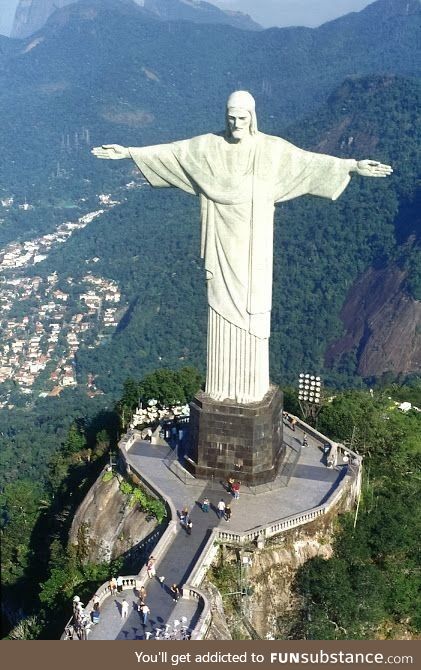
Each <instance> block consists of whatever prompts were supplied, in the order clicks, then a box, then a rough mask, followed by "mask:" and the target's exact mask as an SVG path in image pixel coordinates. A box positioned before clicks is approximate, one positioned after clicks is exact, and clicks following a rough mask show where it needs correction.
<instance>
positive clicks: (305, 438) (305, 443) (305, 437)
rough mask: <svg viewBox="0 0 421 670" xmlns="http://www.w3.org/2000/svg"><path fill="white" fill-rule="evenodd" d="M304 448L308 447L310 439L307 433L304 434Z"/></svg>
mask: <svg viewBox="0 0 421 670" xmlns="http://www.w3.org/2000/svg"><path fill="white" fill-rule="evenodd" d="M303 447H308V439H307V434H306V433H304V435H303Z"/></svg>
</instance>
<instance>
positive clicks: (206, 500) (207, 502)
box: [202, 498, 210, 512]
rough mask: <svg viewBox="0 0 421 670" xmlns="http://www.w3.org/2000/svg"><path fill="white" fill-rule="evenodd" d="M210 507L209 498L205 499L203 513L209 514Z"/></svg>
mask: <svg viewBox="0 0 421 670" xmlns="http://www.w3.org/2000/svg"><path fill="white" fill-rule="evenodd" d="M209 505H210V502H209V498H203V502H202V510H203V512H209Z"/></svg>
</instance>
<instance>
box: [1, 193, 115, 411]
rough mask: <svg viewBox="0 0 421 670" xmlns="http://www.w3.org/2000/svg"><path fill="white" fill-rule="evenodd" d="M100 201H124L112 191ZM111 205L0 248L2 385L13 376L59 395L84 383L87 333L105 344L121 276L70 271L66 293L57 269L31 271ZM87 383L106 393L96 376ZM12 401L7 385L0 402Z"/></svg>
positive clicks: (8, 201) (6, 202) (6, 203)
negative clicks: (81, 360) (80, 367)
mask: <svg viewBox="0 0 421 670" xmlns="http://www.w3.org/2000/svg"><path fill="white" fill-rule="evenodd" d="M99 201H100V203H101V204H102V205H103V206H107V207H112V206H114V205H116V204H119V203H118V201H115V200H111V197H110V196H109V195H106V194H101V195H100V196H99ZM1 205H2V207H3V208H5V209H9V208H10V207H12V206H13V198H12V197H8V198H4V199H3V200H1ZM26 205H27V207H28V208H29V207H32V205H29V204H28V203H26ZM104 211H105V209H98V210H95V211H92V212H89V213H87V214H85V215H83V216H81V217H79V218H78V219H77V221H75V222H72V221H67V222H65V223H62V224H60V225H59V226H58V227H57V228H56V230H55V231H54V232H52V233H49V234H46V235H43V236H41V237H38V238H35V239H32V240H29V241H25V242H14V243H12V244H9V245H7V246H6V247H5V248H3V249H0V270H1V271H2V274H3V277H2V279H1V281H0V305H1V312H2V320H1V326H2V328H1V333H2V334H1V338H0V383H3V382H13V383H15V384H17V385H18V387H19V388H20V391H21V392H22V393H25V394H28V395H29V394H31V393H33V392H34V391H38V394H39V395H40V396H47V395H58V394H59V393H60V391H61V390H62V389H63V388H64V387H67V386H74V385H76V383H77V381H76V373H75V355H76V352H77V351H78V349H79V347H80V345H81V344H82V343H83V342H84V341H85V340H86V337H87V334H88V332H89V333H94V338H95V339H94V340H93V342H96V343H98V342H99V341H101V339H103V338H104V337H107V336H108V335H109V334H110V333H112V332H113V329H114V328H115V327H116V326H117V325H118V321H119V314H120V313H121V309H122V308H121V306H120V301H121V294H120V290H119V287H118V286H117V283H116V282H114V281H112V280H109V279H106V278H104V277H100V276H97V275H94V274H93V273H92V272H91V271H88V272H87V273H86V275H85V276H83V278H82V279H78V280H76V279H73V278H71V277H68V278H67V279H66V283H67V284H68V287H69V289H68V291H65V290H62V289H60V288H59V287H58V284H59V277H58V275H57V273H56V272H54V273H53V274H51V275H47V276H46V277H41V276H25V274H24V271H25V270H26V269H29V268H32V267H33V266H34V265H36V264H37V263H40V262H41V261H42V260H44V259H45V258H47V256H48V253H49V252H50V250H51V249H52V248H53V247H54V246H55V245H57V244H61V243H63V242H65V241H66V240H67V239H69V237H70V236H71V235H72V234H73V233H74V232H75V231H76V230H79V229H81V228H84V227H85V226H87V225H88V224H89V223H91V222H92V221H93V220H94V219H95V218H97V217H98V216H101V214H103V213H104ZM98 261H99V258H92V259H90V260H89V261H87V262H88V263H89V264H95V263H96V262H98ZM90 346H95V345H94V344H91V345H90ZM44 371H45V373H44V376H43V378H42V383H39V381H40V375H41V373H43V372H44ZM37 382H38V384H37ZM35 387H36V388H35ZM87 387H88V394H91V395H95V394H97V393H99V392H100V391H99V390H98V389H96V387H95V385H94V382H93V379H92V377H91V376H89V377H88V380H87ZM6 406H8V407H11V404H10V385H8V384H5V385H4V387H3V391H0V407H6Z"/></svg>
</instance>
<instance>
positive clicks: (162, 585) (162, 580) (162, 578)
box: [159, 575, 165, 589]
mask: <svg viewBox="0 0 421 670" xmlns="http://www.w3.org/2000/svg"><path fill="white" fill-rule="evenodd" d="M164 582H165V577H164V575H162V576H161V577H159V583H160V584H161V589H163V588H164Z"/></svg>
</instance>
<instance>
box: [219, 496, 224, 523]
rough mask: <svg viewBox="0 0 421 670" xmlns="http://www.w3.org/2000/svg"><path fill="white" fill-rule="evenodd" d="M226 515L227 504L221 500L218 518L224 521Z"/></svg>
mask: <svg viewBox="0 0 421 670" xmlns="http://www.w3.org/2000/svg"><path fill="white" fill-rule="evenodd" d="M224 514H225V503H224V501H223V500H222V498H221V500H220V501H219V503H218V516H219V518H220V519H222V517H223V516H224Z"/></svg>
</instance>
